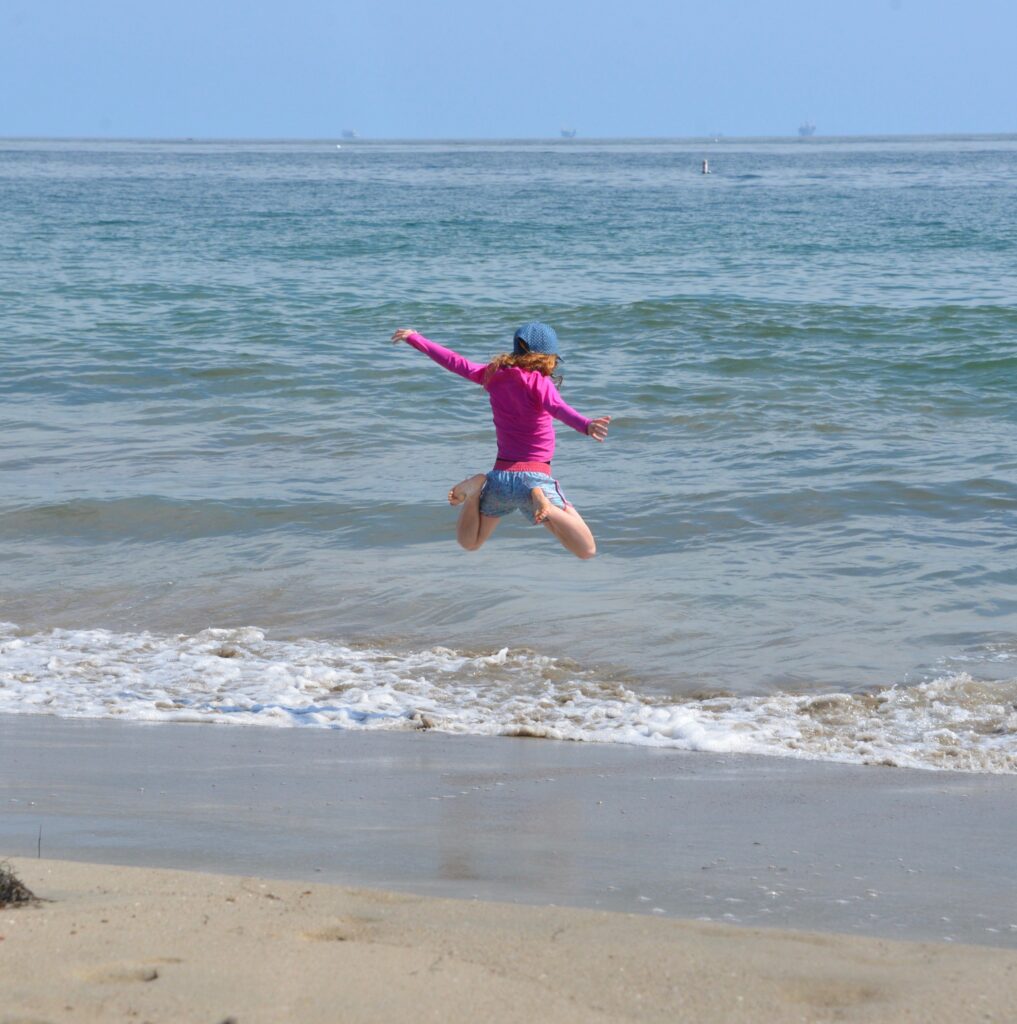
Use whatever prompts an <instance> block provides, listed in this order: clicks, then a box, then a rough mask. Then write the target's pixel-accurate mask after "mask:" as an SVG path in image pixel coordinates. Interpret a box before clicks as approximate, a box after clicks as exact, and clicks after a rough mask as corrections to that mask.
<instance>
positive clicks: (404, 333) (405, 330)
mask: <svg viewBox="0 0 1017 1024" xmlns="http://www.w3.org/2000/svg"><path fill="white" fill-rule="evenodd" d="M416 333H417V332H416V331H415V330H413V328H412V327H400V328H399V330H398V331H396V332H395V334H393V335H392V338H391V341H392V344H393V345H398V344H399V342H400V341H405V340H406V339H407V338H408V337H409V336H410V335H411V334H416Z"/></svg>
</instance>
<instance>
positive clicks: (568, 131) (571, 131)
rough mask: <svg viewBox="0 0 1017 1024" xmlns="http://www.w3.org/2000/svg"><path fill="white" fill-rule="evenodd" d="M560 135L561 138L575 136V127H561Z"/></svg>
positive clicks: (572, 137)
mask: <svg viewBox="0 0 1017 1024" xmlns="http://www.w3.org/2000/svg"><path fill="white" fill-rule="evenodd" d="M561 137H562V138H563V139H574V138H575V137H576V130H575V128H562V130H561Z"/></svg>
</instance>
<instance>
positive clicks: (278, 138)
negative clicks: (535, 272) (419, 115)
mask: <svg viewBox="0 0 1017 1024" xmlns="http://www.w3.org/2000/svg"><path fill="white" fill-rule="evenodd" d="M965 138H966V139H1007V138H1017V129H1015V130H1013V131H994V132H970V131H949V132H870V133H861V132H859V133H855V132H852V133H848V134H842V135H818V134H817V135H810V136H804V137H803V136H801V135H798V134H793V135H727V134H724V133H720V132H716V133H714V132H708V133H706V134H700V135H589V136H578V135H577V136H575V137H572V138H562V137H560V136H556V135H529V136H528V135H505V136H494V135H476V136H474V135H434V136H430V135H407V136H395V135H393V136H383V135H379V136H360V135H357V136H356V137H354V138H344V137H343V136H342V135H341V133H340V134H339V135H335V136H332V135H318V136H311V135H308V136H299V135H293V136H285V135H0V142H198V143H208V142H263V143H266V142H274V143H283V142H286V143H293V142H302V143H313V142H320V143H335V144H338V145H356V144H358V143H424V144H426V143H438V142H460V143H495V142H497V143H512V142H515V143H520V142H529V143H547V142H556V143H559V144H562V145H570V144H571V145H576V144H580V145H581V144H582V143H584V142H708V143H709V142H730V141H736V142H763V141H766V142H769V141H773V142H785V141H796V142H802V143H816V142H824V141H826V142H837V141H852V140H862V139H865V140H869V139H965Z"/></svg>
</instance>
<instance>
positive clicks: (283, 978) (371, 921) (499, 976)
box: [0, 859, 1017, 1024]
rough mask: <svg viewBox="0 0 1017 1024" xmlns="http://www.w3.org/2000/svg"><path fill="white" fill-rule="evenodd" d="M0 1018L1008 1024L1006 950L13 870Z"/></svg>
mask: <svg viewBox="0 0 1017 1024" xmlns="http://www.w3.org/2000/svg"><path fill="white" fill-rule="evenodd" d="M12 866H13V868H14V870H15V871H16V872H17V874H18V876H19V877H20V878H21V879H22V880H23V881H24V882H25V883H26V884H27V885H28V886H29V887H30V888H32V889H33V890H34V891H35V893H36V894H37V895H39V896H42V897H44V898H45V899H47V900H49V901H51V902H44V903H40V904H37V905H34V906H19V907H16V908H14V907H8V908H5V909H3V910H0V939H2V941H0V1000H2V1001H0V1022H2V1024H15V1022H18V1024H28V1022H32V1024H42V1022H51V1024H58V1022H62V1021H74V1022H78V1021H102V1022H108V1021H121V1020H123V1021H136V1022H139V1024H140V1022H145V1021H148V1022H152V1024H162V1022H191V1021H194V1022H202V1024H223V1022H225V1021H234V1022H235V1024H256V1022H284V1021H295V1022H300V1024H314V1022H319V1021H320V1022H329V1024H333V1022H338V1021H342V1022H359V1021H364V1022H372V1024H376V1022H379V1021H400V1022H402V1021H430V1020H435V1021H471V1022H473V1021H495V1022H500V1021H522V1022H526V1024H533V1022H534V1021H555V1022H568V1021H576V1022H580V1021H581V1022H595V1021H609V1020H610V1021H624V1020H639V1021H656V1020H660V1021H665V1020H666V1021H670V1022H674V1021H694V1022H696V1024H707V1022H711V1021H717V1022H721V1021H723V1022H740V1021H745V1022H753V1024H758V1022H763V1021H775V1022H776V1021H780V1022H791V1021H808V1022H825V1021H838V1022H840V1021H881V1022H882V1021H887V1022H890V1021H910V1022H923V1024H934V1022H939V1021H942V1022H950V1024H959V1022H964V1021H972V1022H974V1021H977V1022H980V1024H985V1022H987V1021H995V1022H1000V1024H1003V1022H1010V1021H1014V1020H1017V953H1015V952H1012V951H1009V950H998V949H988V948H982V947H970V946H959V945H947V944H920V943H909V942H895V941H890V940H883V939H873V938H864V939H863V938H857V937H847V936H837V935H820V934H813V933H805V932H797V933H796V932H788V931H767V930H757V929H749V928H737V927H731V926H725V925H717V924H708V923H699V922H683V921H675V920H670V919H662V918H655V917H649V916H635V915H627V914H619V913H609V912H603V911H592V910H577V909H562V908H557V907H522V906H513V905H507V904H499V903H485V902H479V901H464V900H444V899H431V898H420V897H415V896H410V895H406V894H394V893H387V892H380V891H368V890H354V889H343V888H339V887H336V886H330V885H321V884H308V883H300V882H282V881H259V880H256V879H251V878H240V877H233V876H223V875H209V874H199V873H192V872H180V871H165V870H154V869H148V868H125V867H108V866H99V865H91V864H81V863H71V862H64V861H48V860H26V859H17V860H15V861H13V862H12Z"/></svg>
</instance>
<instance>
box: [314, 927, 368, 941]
mask: <svg viewBox="0 0 1017 1024" xmlns="http://www.w3.org/2000/svg"><path fill="white" fill-rule="evenodd" d="M354 937H355V936H354V933H353V929H352V928H349V927H348V926H347V925H343V924H335V925H330V926H329V927H328V928H319V929H318V930H317V931H313V932H304V938H305V939H308V940H310V941H311V942H351V941H353V939H354Z"/></svg>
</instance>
